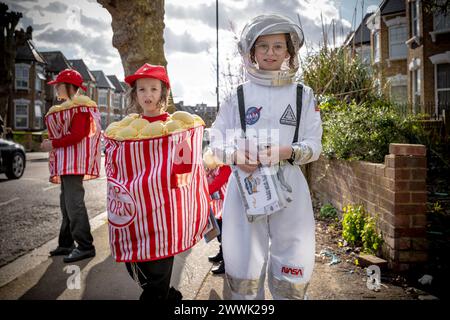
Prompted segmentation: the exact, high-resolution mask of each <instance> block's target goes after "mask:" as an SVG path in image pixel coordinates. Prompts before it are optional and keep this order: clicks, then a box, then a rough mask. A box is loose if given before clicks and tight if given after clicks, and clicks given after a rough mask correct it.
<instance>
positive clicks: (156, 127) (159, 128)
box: [139, 121, 166, 138]
mask: <svg viewBox="0 0 450 320" xmlns="http://www.w3.org/2000/svg"><path fill="white" fill-rule="evenodd" d="M165 132H166V130H165V127H164V124H163V122H162V121H156V122H151V123H148V124H147V125H146V126H145V127H144V128H143V129H142V130H141V131H140V133H139V136H140V137H142V138H154V137H159V136H163V135H164V134H165Z"/></svg>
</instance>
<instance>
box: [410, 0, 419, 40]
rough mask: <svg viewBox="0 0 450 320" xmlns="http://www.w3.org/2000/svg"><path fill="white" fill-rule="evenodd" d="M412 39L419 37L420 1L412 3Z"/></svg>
mask: <svg viewBox="0 0 450 320" xmlns="http://www.w3.org/2000/svg"><path fill="white" fill-rule="evenodd" d="M409 5H410V9H411V10H410V12H411V37H414V36H419V1H412V2H410V4H409Z"/></svg>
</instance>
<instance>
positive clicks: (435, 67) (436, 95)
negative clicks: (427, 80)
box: [434, 61, 450, 116]
mask: <svg viewBox="0 0 450 320" xmlns="http://www.w3.org/2000/svg"><path fill="white" fill-rule="evenodd" d="M442 64H450V61H448V62H447V63H438V64H435V65H434V78H435V81H434V84H435V99H436V103H435V108H436V114H437V113H438V110H439V92H444V91H450V87H449V88H438V78H437V75H438V70H437V69H438V67H439V65H442ZM438 116H439V115H438Z"/></svg>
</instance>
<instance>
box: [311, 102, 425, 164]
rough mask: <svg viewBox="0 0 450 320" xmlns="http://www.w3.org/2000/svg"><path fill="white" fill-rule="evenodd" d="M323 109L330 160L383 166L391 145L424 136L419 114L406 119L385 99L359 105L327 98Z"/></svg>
mask: <svg viewBox="0 0 450 320" xmlns="http://www.w3.org/2000/svg"><path fill="white" fill-rule="evenodd" d="M320 108H321V111H322V120H323V128H324V133H323V154H324V155H325V156H326V157H328V158H335V159H345V160H364V161H370V162H378V163H382V162H384V156H385V155H386V154H389V144H390V143H417V142H418V140H419V139H420V137H421V136H423V134H424V133H423V129H422V127H421V126H420V124H419V123H418V118H420V115H417V116H408V117H406V118H404V117H402V116H401V115H400V114H399V113H398V112H397V111H396V109H395V108H394V106H393V105H392V104H391V103H389V102H387V101H383V100H382V99H376V100H372V101H367V102H363V103H360V104H357V103H355V102H350V103H346V102H344V101H340V100H337V99H334V98H330V97H328V98H324V99H323V101H322V102H321V104H320Z"/></svg>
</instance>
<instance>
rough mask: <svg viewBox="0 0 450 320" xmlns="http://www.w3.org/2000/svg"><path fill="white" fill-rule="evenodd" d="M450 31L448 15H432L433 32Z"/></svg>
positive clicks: (437, 13) (449, 17)
mask: <svg viewBox="0 0 450 320" xmlns="http://www.w3.org/2000/svg"><path fill="white" fill-rule="evenodd" d="M442 30H450V13H449V12H447V14H443V13H442V12H436V13H435V14H434V31H442Z"/></svg>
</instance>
